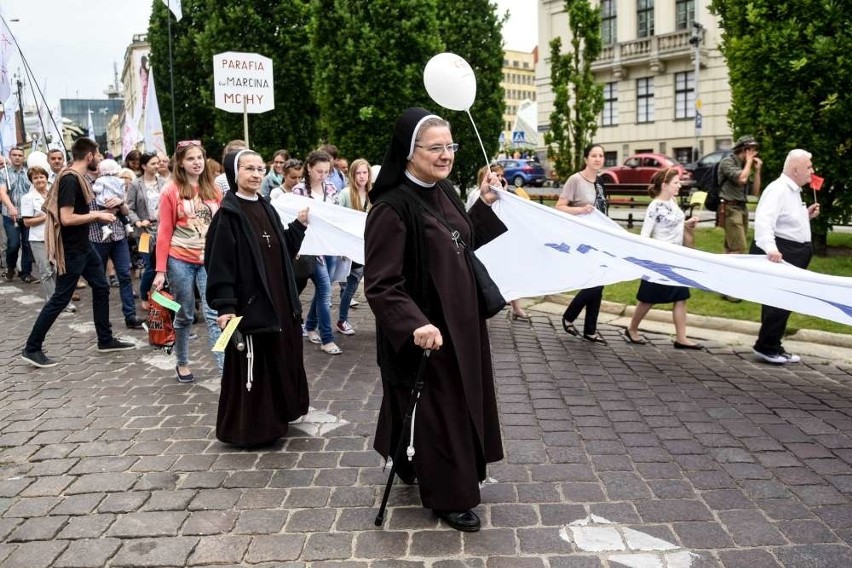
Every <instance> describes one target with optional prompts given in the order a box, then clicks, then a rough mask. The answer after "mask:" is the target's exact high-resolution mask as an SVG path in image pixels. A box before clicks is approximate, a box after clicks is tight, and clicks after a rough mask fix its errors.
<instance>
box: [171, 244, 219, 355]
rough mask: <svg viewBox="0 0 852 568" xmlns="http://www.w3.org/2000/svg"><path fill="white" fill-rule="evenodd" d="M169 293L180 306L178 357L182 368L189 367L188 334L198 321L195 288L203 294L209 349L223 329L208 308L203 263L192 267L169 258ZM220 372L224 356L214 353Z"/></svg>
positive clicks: (202, 300) (176, 348)
mask: <svg viewBox="0 0 852 568" xmlns="http://www.w3.org/2000/svg"><path fill="white" fill-rule="evenodd" d="M167 270H168V272H167V274H168V277H169V291H170V292H171V294H172V296H174V298H175V301H176V302H177V303H178V304H180V310H178V313H177V315H176V316H175V321H174V325H175V356H176V357H177V364H178V366H179V367H185V366H187V365H189V335H190V333H191V332H192V321H193V320H194V319H195V288H196V286H197V287H198V291H199V292H200V293H201V310H202V312H204V320H205V322H206V323H207V339H208V340H209V342H210V347H213V344H214V343H216V340H217V339H219V336H220V335H222V330H221V329H219V324H218V323H216V312H214V311H213V310H211V309H210V306H208V305H207V271H206V270H204V265H203V264H192V263H190V262H185V261H183V260H178V259H176V258H172V257H169V264H168V267H167ZM213 355H214V356H215V357H216V365H218V367H219V371H221V370H222V367H223V365H224V364H225V354H224V353H214V354H213Z"/></svg>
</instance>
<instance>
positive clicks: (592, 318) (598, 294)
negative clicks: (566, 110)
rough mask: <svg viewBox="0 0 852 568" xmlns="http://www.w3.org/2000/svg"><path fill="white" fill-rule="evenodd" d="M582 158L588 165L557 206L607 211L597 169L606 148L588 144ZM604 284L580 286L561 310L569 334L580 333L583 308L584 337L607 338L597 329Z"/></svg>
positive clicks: (569, 210) (567, 185) (573, 210)
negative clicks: (564, 308)
mask: <svg viewBox="0 0 852 568" xmlns="http://www.w3.org/2000/svg"><path fill="white" fill-rule="evenodd" d="M583 160H584V161H585V162H586V167H585V168H583V169H582V170H580V171H579V172H577V173H575V174H574V175H572V176H571V177H569V178H568V181H566V182H565V185H564V186H563V187H562V195H560V196H559V200H558V201H557V202H556V208H557V209H559V210H560V211H564V212H565V213H569V214H571V215H588V214H589V213H591V212H593V211H594V210H596V209H597V210H598V211H600V212H601V213H603V214H604V215H606V212H607V201H606V193H605V192H604V186H603V182H602V181H601V179H600V177H599V176H598V172H599V171H600V170H601V168H603V164H604V149H603V146H601V145H600V144H589V145H588V146H586V147H585V148H584V149H583ZM603 289H604V287H603V286H595V287H594V288H586V289H585V290H580V291H579V292H577V295H576V296H574V299H573V300H571V303H570V304H569V305H568V308H566V310H565V313H563V314H562V328H563V329H564V330H565V332H566V333H568V334H569V335H573V336H575V337H577V336H580V332H579V331H577V328H576V327H574V320H575V319H577V316H579V315H580V312H581V311H583V309H585V310H586V318H585V319H584V320H583V334H582V336H581V337H582V338H583V339H585V340H586V341H591V342H592V343H603V344H604V345H606V339H604V338H603V336H602V335H601V334H600V333H598V314H599V313H600V311H601V302H602V301H603Z"/></svg>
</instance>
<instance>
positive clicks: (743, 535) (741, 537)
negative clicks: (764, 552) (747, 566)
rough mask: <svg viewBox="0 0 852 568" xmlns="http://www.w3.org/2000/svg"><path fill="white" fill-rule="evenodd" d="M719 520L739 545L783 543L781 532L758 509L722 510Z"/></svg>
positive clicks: (784, 540)
mask: <svg viewBox="0 0 852 568" xmlns="http://www.w3.org/2000/svg"><path fill="white" fill-rule="evenodd" d="M718 516H719V520H720V521H722V523H723V524H724V525H725V528H726V529H727V531H728V532H729V533H730V534H731V537H732V538H733V539H734V542H736V543H737V544H739V545H741V546H768V545H777V544H785V543H786V539H785V538H784V536H783V535H782V534H781V532H780V531H779V530H778V529H777V528H775V526H774V525H772V524H771V523H769V522H768V521H767V520H766V518H765V517H764V516H763V515H762V514H761V513H760V512H758V511H722V512H720V513H718Z"/></svg>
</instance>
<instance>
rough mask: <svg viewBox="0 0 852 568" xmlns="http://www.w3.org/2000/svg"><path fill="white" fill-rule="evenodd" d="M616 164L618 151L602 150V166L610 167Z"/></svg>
mask: <svg viewBox="0 0 852 568" xmlns="http://www.w3.org/2000/svg"><path fill="white" fill-rule="evenodd" d="M617 165H618V152H604V167H605V168H611V167H612V166H617Z"/></svg>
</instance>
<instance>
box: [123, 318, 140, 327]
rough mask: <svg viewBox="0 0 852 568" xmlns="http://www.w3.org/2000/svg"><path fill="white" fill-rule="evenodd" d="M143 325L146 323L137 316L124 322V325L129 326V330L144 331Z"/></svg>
mask: <svg viewBox="0 0 852 568" xmlns="http://www.w3.org/2000/svg"><path fill="white" fill-rule="evenodd" d="M143 323H144V322H143V321H142V320H141V319H139V318H137V317H135V316H134V317H132V318H127V319H126V320H124V325H126V326H127V329H142V324H143Z"/></svg>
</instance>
